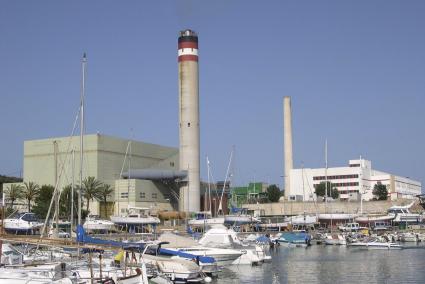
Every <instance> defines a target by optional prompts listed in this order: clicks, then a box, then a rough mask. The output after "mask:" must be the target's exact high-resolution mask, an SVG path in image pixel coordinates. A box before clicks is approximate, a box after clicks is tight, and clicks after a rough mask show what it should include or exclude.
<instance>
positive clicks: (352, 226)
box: [338, 223, 360, 232]
mask: <svg viewBox="0 0 425 284" xmlns="http://www.w3.org/2000/svg"><path fill="white" fill-rule="evenodd" d="M338 229H339V230H341V231H343V232H356V231H358V230H360V225H359V223H347V224H344V225H341V226H339V227H338Z"/></svg>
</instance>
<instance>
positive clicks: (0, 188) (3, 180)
mask: <svg viewBox="0 0 425 284" xmlns="http://www.w3.org/2000/svg"><path fill="white" fill-rule="evenodd" d="M12 182H22V178H17V177H9V176H3V175H0V196H2V195H3V184H4V183H12Z"/></svg>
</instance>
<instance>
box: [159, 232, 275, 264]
mask: <svg viewBox="0 0 425 284" xmlns="http://www.w3.org/2000/svg"><path fill="white" fill-rule="evenodd" d="M167 235H168V238H167V239H166V240H169V241H170V242H171V243H172V244H173V245H175V244H178V243H180V244H183V245H184V244H188V246H180V247H174V248H168V247H167V249H171V250H176V251H180V252H187V253H190V254H193V255H198V256H209V257H213V258H214V259H215V260H216V262H217V265H220V266H222V265H229V264H249V265H252V264H257V263H261V262H264V261H268V260H269V259H270V258H269V257H268V256H267V255H266V253H265V251H264V248H263V247H262V246H260V245H255V246H245V245H243V244H242V242H241V241H240V240H239V239H238V238H237V235H236V232H235V231H234V230H232V229H227V228H226V227H225V226H224V225H214V226H212V228H211V229H209V230H207V231H206V232H205V234H204V236H203V237H202V238H201V239H200V240H199V242H198V243H197V244H194V245H192V244H191V242H193V240H191V239H187V238H184V237H182V236H177V235H174V237H172V236H171V234H167ZM161 237H162V236H161ZM161 237H160V240H161V241H164V240H165V239H162V238H161ZM184 239H187V240H186V241H183V240H184ZM200 265H201V266H203V265H204V264H203V263H202V262H201V263H200Z"/></svg>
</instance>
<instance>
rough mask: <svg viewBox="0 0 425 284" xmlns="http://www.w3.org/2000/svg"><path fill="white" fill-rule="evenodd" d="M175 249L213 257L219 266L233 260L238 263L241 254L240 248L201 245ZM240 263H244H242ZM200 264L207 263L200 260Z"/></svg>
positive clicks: (231, 262)
mask: <svg viewBox="0 0 425 284" xmlns="http://www.w3.org/2000/svg"><path fill="white" fill-rule="evenodd" d="M175 250H177V251H180V252H185V253H190V254H193V255H197V256H210V257H212V258H214V260H215V261H216V263H217V265H220V266H224V265H230V264H233V263H234V262H237V263H239V262H240V261H239V260H238V259H239V258H240V257H241V256H242V255H243V252H242V251H240V250H233V249H227V248H213V247H202V246H196V247H189V248H176V249H175ZM237 260H238V261H237ZM242 264H246V263H242ZM249 264H251V263H249ZM200 265H201V266H204V265H209V264H204V263H202V262H201V263H200Z"/></svg>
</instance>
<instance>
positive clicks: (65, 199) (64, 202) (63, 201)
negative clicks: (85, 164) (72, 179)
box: [59, 185, 79, 219]
mask: <svg viewBox="0 0 425 284" xmlns="http://www.w3.org/2000/svg"><path fill="white" fill-rule="evenodd" d="M78 188H79V187H75V186H74V202H73V203H74V217H73V218H74V219H76V218H77V216H78V212H77V208H78ZM71 189H72V185H67V186H65V187H64V188H63V189H62V193H61V198H60V208H59V210H60V216H65V218H66V219H68V218H69V217H70V216H71V206H72V205H71V203H72V202H71V193H72V190H71Z"/></svg>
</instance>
